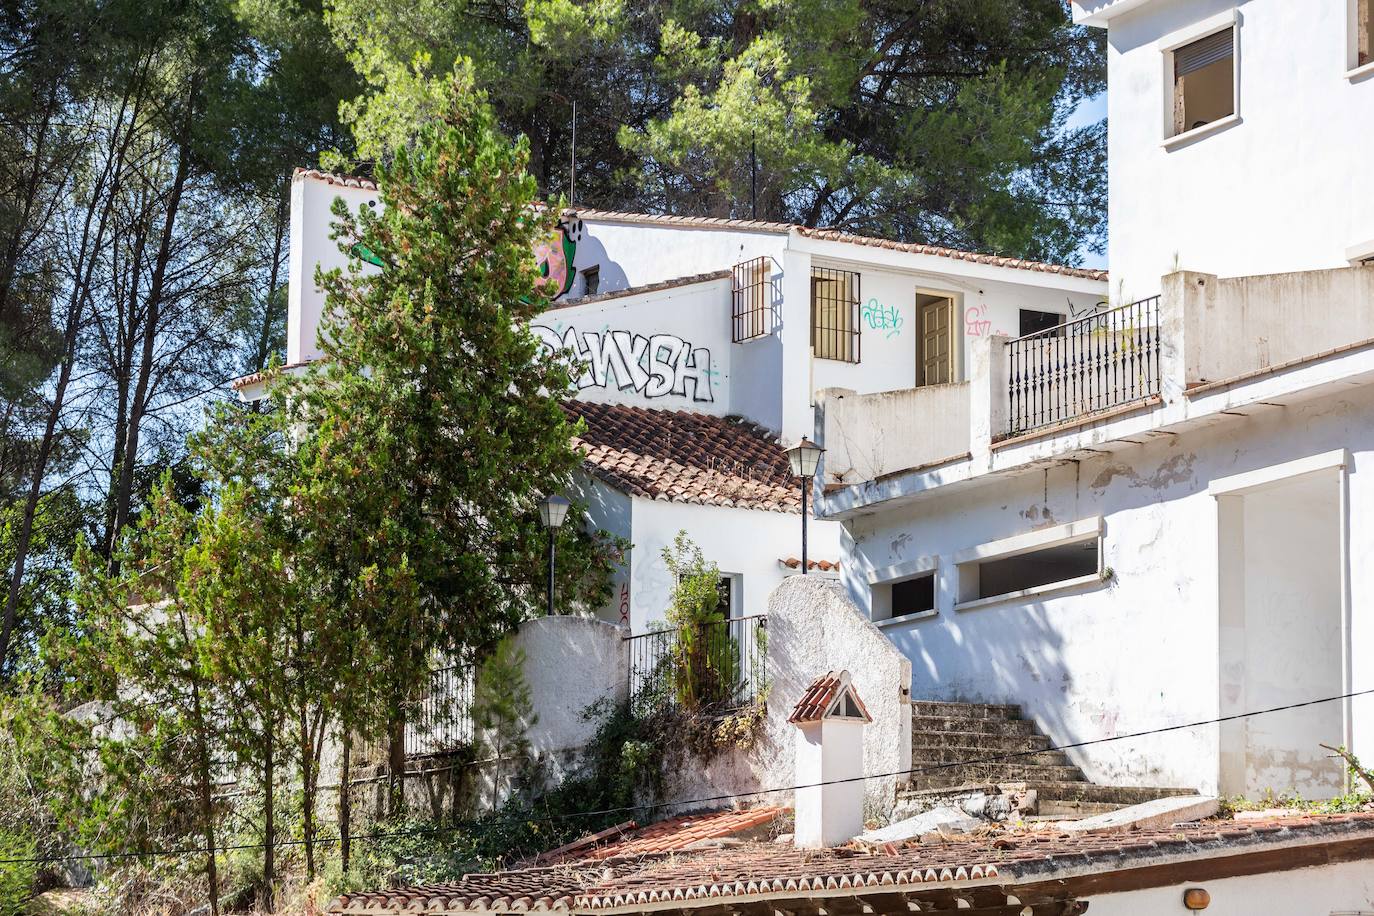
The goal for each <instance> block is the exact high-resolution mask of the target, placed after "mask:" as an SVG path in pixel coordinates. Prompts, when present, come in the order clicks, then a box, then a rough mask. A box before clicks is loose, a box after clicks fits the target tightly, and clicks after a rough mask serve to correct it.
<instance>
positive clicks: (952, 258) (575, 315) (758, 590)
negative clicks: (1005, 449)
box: [237, 171, 1107, 633]
mask: <svg viewBox="0 0 1374 916" xmlns="http://www.w3.org/2000/svg"><path fill="white" fill-rule="evenodd" d="M336 197H342V198H343V199H344V200H345V201H347V202H348V204H349V205H350V206H352V207H355V208H356V207H361V206H376V204H377V191H376V188H375V186H374V185H373V184H372V183H371V182H368V181H365V180H360V179H353V178H340V177H337V176H331V175H326V174H323V173H319V172H311V171H300V172H298V173H297V175H296V179H295V183H294V186H293V193H292V208H291V220H292V222H291V230H292V231H291V266H290V294H289V302H290V308H289V319H288V322H289V328H288V335H287V340H288V343H287V354H286V361H287V364H288V365H302V364H305V363H308V362H310V361H311V360H312V359H315V358H316V357H317V356H318V355H319V349H318V347H317V345H316V332H317V328H318V325H319V321H320V315H321V312H322V309H323V305H324V301H323V295H322V293H321V292H320V290H319V289H318V288H317V287H316V286H315V284H314V282H313V277H314V274H315V268H316V266H317V265H321V266H323V267H324V268H326V269H328V268H331V267H336V266H342V265H343V264H344V262H345V257H344V255H343V254H341V253H340V252H339V250H338V247H337V243H336V242H334V241H331V240H330V238H329V224H330V219H331V217H330V213H329V208H330V206H331V205H332V203H333V201H334V199H335V198H336ZM555 235H556V237H555V238H552V239H550V240H549V242H548V243H547V244H546V245H544V246H541V248H540V251H539V253H538V255H539V257H540V259H541V262H542V263H543V264H544V265H545V266H546V269H547V271H548V273H549V274H550V275H551V276H556V277H560V278H562V279H563V280H564V287H565V294H564V295H562V296H561V297H560V298H559V299H558V300H557V301H556V302H555V304H554V307H553V308H552V309H550V310H549V311H548V312H547V313H546V314H545V315H543V316H541V318H540V320H539V322H538V324H536V326H535V331H536V333H537V334H538V335H539V336H540V337H541V338H543V339H544V340H545V341H546V342H547V343H548V345H549V347H550V348H551V349H564V348H568V349H572V350H574V351H575V352H577V353H578V354H580V356H581V357H582V360H583V366H584V371H583V372H582V373H581V376H580V378H579V379H578V385H579V387H580V389H581V391H580V394H579V397H578V400H579V402H581V403H580V404H578V405H572V406H570V409H571V410H572V411H573V412H575V413H577V414H579V415H580V416H581V417H582V418H583V419H585V420H586V421H587V424H588V429H587V434H586V436H585V437H584V442H583V445H584V446H585V447H586V448H587V449H588V464H587V470H588V474H587V475H586V480H585V481H584V484H583V486H582V488H581V489H582V492H581V493H580V494H579V496H580V497H581V498H582V499H584V500H585V501H586V502H587V503H588V505H589V507H590V509H591V516H592V520H593V521H594V522H595V523H596V524H597V525H599V526H601V527H603V528H605V529H606V530H608V531H611V532H613V533H615V534H618V535H620V536H622V537H625V538H627V539H628V540H630V541H631V542H632V543H633V545H634V547H633V549H632V551H631V552H630V556H629V558H628V559H627V561H626V563H625V564H624V567H623V568H622V569H621V570H620V572H619V574H618V577H617V581H616V582H615V584H614V593H615V597H614V598H613V600H612V602H611V604H610V605H609V606H608V607H607V608H605V609H604V610H603V612H602V616H603V617H605V618H606V619H608V620H611V621H613V622H619V623H624V624H628V625H629V626H631V628H632V629H633V631H634V632H636V633H638V632H642V631H644V630H645V629H647V628H649V627H650V624H651V623H653V622H654V621H656V620H660V619H662V616H663V611H664V608H665V606H666V604H667V598H668V593H669V591H670V589H671V587H672V581H671V576H670V574H669V573H668V571H667V569H666V567H665V565H664V563H663V561H662V557H661V551H662V549H663V548H664V547H666V546H667V545H669V544H670V543H671V542H672V540H673V537H674V536H675V535H676V533H677V532H678V531H679V530H686V531H687V532H688V534H689V535H690V536H691V538H692V539H693V540H694V541H695V542H696V543H697V544H698V545H699V546H700V547H701V548H702V550H703V553H704V554H705V556H706V558H707V559H708V560H713V561H715V562H716V563H717V565H718V566H719V567H720V569H721V572H722V574H723V575H724V577H725V578H726V580H727V581H728V587H726V588H725V589H723V595H724V594H728V596H729V599H728V603H729V606H730V611H731V613H732V615H735V616H747V615H751V614H757V613H762V612H763V608H764V606H765V599H766V596H767V595H768V593H769V592H771V591H772V589H773V588H774V587H775V586H776V585H777V584H778V583H779V582H780V581H781V579H782V578H783V576H785V575H790V574H792V573H793V572H795V571H796V567H797V566H799V565H800V564H799V560H798V557H799V554H800V539H801V537H800V535H801V532H800V528H801V525H800V519H799V518H798V512H799V509H800V506H799V503H800V487H799V486H798V485H797V484H796V482H795V481H793V480H792V479H791V477H790V475H789V473H788V469H787V462H786V459H785V457H784V456H783V455H782V451H781V447H780V445H779V443H782V444H788V445H790V444H791V443H793V442H795V441H797V440H798V439H801V438H802V437H803V436H814V435H815V433H816V426H815V416H814V411H813V392H814V391H815V390H817V389H819V388H833V387H841V388H845V389H849V390H853V391H856V392H861V393H870V392H879V391H888V390H893V389H905V388H908V387H910V386H911V385H913V384H915V385H924V384H927V383H929V384H937V383H947V382H952V381H956V380H958V379H961V378H963V377H964V376H965V374H966V372H967V366H968V364H969V361H970V359H971V354H972V353H973V350H974V345H975V344H976V342H977V341H979V340H981V339H983V338H986V337H987V336H989V335H991V334H995V333H1021V332H1023V331H1025V330H1027V329H1036V328H1041V327H1047V326H1050V325H1054V324H1057V323H1059V322H1060V321H1062V320H1063V319H1064V318H1065V317H1066V316H1069V315H1071V314H1075V313H1082V312H1086V311H1090V310H1092V309H1093V308H1095V307H1096V306H1097V305H1098V304H1099V303H1100V302H1101V301H1102V300H1103V298H1104V297H1105V295H1106V293H1107V286H1106V283H1105V276H1104V275H1103V274H1101V273H1100V272H1097V271H1088V270H1077V269H1072V268H1062V267H1057V266H1053V265H1046V264H1038V263H1033V262H1027V261H1020V260H1016V259H1011V258H999V257H993V256H987V255H977V254H971V253H967V252H959V251H952V250H949V249H943V248H934V247H930V246H921V245H904V244H899V243H895V242H891V241H887V240H883V239H872V238H863V237H856V236H848V235H844V234H841V233H838V232H834V231H830V230H825V229H807V228H802V227H798V226H793V225H789V224H783V223H770V222H762V221H753V220H718V219H695V218H686V217H665V216H645V215H640V214H627V213H607V212H600V211H590V210H581V211H578V212H576V213H568V214H566V215H565V218H564V220H563V224H562V230H561V232H559V233H556V234H555ZM237 387H239V389H240V391H241V393H242V394H243V395H244V396H245V397H254V396H257V395H258V394H259V392H260V389H261V382H260V380H259V379H258V378H256V377H252V376H250V377H249V378H247V379H241V380H240V381H239V383H237ZM588 405H602V407H603V408H604V409H595V410H592V409H589V407H588ZM839 534H840V526H839V524H838V523H835V522H813V523H812V525H811V530H810V552H809V559H810V560H811V561H812V562H813V564H819V568H816V569H813V572H821V573H823V574H832V575H833V570H834V562H835V561H836V560H837V559H838V555H839Z"/></svg>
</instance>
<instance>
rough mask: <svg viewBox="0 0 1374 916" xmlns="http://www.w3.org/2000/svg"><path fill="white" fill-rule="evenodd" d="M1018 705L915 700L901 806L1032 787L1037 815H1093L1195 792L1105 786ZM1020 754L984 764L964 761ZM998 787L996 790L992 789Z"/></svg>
mask: <svg viewBox="0 0 1374 916" xmlns="http://www.w3.org/2000/svg"><path fill="white" fill-rule="evenodd" d="M1049 748H1050V739H1049V737H1048V736H1046V735H1045V734H1043V733H1041V731H1040V729H1039V728H1038V727H1037V726H1036V724H1035V722H1034V721H1033V720H1031V719H1026V718H1023V717H1022V715H1021V707H1019V706H1006V705H994V704H987V703H943V702H932V701H914V702H912V704H911V767H912V769H913V770H925V772H918V773H913V774H912V776H911V778H910V781H909V782H908V784H907V786H906V787H905V788H903V789H901V790H899V792H898V804H899V806H901V807H907V808H914V809H923V808H929V807H935V806H938V805H940V804H943V803H946V802H947V801H948V800H949V799H951V798H954V797H958V796H965V795H969V794H972V793H974V792H977V791H984V792H989V793H996V792H999V791H1000V792H1001V793H1003V794H1008V793H1012V794H1015V793H1025V792H1028V791H1030V790H1034V791H1035V793H1036V796H1037V799H1038V810H1037V811H1036V812H1035V813H1036V814H1038V815H1040V816H1049V817H1089V816H1091V815H1094V814H1102V813H1105V812H1107V811H1115V810H1116V809H1118V808H1123V807H1125V806H1127V805H1137V804H1140V803H1142V802H1147V801H1152V800H1153V799H1156V798H1164V797H1166V796H1177V795H1193V794H1195V792H1194V790H1192V789H1172V788H1147V787H1139V786H1103V785H1098V784H1096V783H1092V782H1089V781H1088V779H1087V777H1086V776H1084V775H1083V771H1082V770H1080V769H1079V768H1078V767H1076V766H1074V765H1073V763H1072V762H1071V761H1070V760H1069V758H1068V755H1067V754H1065V753H1064V752H1063V751H1055V750H1050V749H1049ZM1003 754H1016V755H1018V756H1015V757H1009V758H1007V759H1005V760H996V761H990V762H987V763H963V762H962V761H967V760H977V759H981V758H985V757H995V756H1000V755H1003ZM992 787H997V788H995V789H994V788H992Z"/></svg>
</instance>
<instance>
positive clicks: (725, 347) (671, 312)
mask: <svg viewBox="0 0 1374 916" xmlns="http://www.w3.org/2000/svg"><path fill="white" fill-rule="evenodd" d="M533 328H534V332H535V335H536V336H537V337H538V338H539V339H540V341H541V342H542V343H543V344H544V345H545V346H546V347H548V348H550V350H562V349H568V350H570V351H573V352H575V353H576V354H578V357H577V358H578V359H579V361H580V365H581V367H582V371H581V372H580V373H579V375H578V376H577V378H575V379H574V383H575V384H576V385H577V386H578V398H579V399H580V400H584V401H593V402H597V403H602V404H633V405H635V406H637V407H652V408H668V409H675V410H693V411H697V412H700V413H709V414H715V415H717V416H723V415H725V414H729V413H734V412H736V411H735V410H734V409H733V407H734V405H733V404H732V402H731V395H730V392H731V378H730V376H731V357H732V355H733V353H734V350H733V348H732V346H731V343H730V280H729V279H716V280H710V281H707V282H703V283H693V284H690V285H687V286H679V287H674V288H671V289H664V290H658V291H655V292H646V293H643V294H641V295H637V296H627V297H625V298H617V299H609V300H605V301H602V302H596V301H593V302H589V303H587V304H585V305H569V306H564V307H559V308H552V309H550V310H548V311H547V312H545V313H544V314H542V315H540V316H539V318H538V320H537V321H536V322H535V323H534V325H533Z"/></svg>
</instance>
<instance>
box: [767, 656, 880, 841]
mask: <svg viewBox="0 0 1374 916" xmlns="http://www.w3.org/2000/svg"><path fill="white" fill-rule="evenodd" d="M787 721H789V722H791V723H792V724H793V725H795V726H797V758H796V759H797V768H796V785H797V786H798V788H797V790H796V796H795V801H794V807H795V809H796V810H795V814H796V819H797V824H796V828H795V831H794V834H793V836H794V840H795V842H796V844H797V846H798V847H800V848H803V849H819V848H821V847H824V846H838V845H840V844H841V843H847V842H849V841H850V840H852V839H853V838H854V837H856V836H858V835H859V834H860V833H862V832H863V829H864V782H863V778H862V777H863V775H864V726H865V725H867V724H868V723H869V722H872V721H873V717H872V716H870V715H869V714H868V710H867V709H866V708H864V704H863V700H861V699H859V694H858V693H857V692H855V690H854V685H853V684H851V683H850V680H849V672H848V671H838V672H837V671H830V672H827V673H825V674H823V675H821V676H820V677H818V678H816V680H815V681H814V682H813V683H812V684H811V686H810V687H808V688H806V693H804V694H803V695H802V698H801V699H800V700H798V701H797V705H796V707H795V708H794V709H793V710H792V715H791V716H789V717H788V719H787Z"/></svg>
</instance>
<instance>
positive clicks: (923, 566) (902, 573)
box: [868, 556, 940, 627]
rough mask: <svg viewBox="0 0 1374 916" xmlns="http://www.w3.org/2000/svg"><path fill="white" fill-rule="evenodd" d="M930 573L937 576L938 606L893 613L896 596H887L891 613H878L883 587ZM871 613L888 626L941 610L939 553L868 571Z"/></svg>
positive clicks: (871, 618) (931, 614)
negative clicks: (885, 615)
mask: <svg viewBox="0 0 1374 916" xmlns="http://www.w3.org/2000/svg"><path fill="white" fill-rule="evenodd" d="M926 576H930V577H932V578H934V580H935V583H934V590H935V606H934V607H932V608H930V609H929V610H925V611H917V612H916V613H914V614H902V615H900V616H897V617H893V616H891V614H892V598H891V595H890V594H889V595H888V598H887V613H888V615H889V616H887V617H878V616H877V613H878V594H879V591H878V590H879V589H882V588H887V587H891V586H893V585H896V584H897V583H899V582H907V581H910V580H911V579H921V578H924V577H926ZM868 602H869V604H868V616H869V619H870V620H872V621H873V622H874V623H875V624H877V625H878V626H879V627H888V626H893V625H896V624H902V623H911V622H912V621H915V620H928V619H930V618H931V617H935V616H937V615H938V614H939V613H940V561H939V559H938V558H937V557H933V556H931V557H917V558H916V559H914V560H908V561H907V562H905V563H897V564H894V565H892V566H884V567H883V568H881V569H875V570H872V571H870V572H869V574H868Z"/></svg>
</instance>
